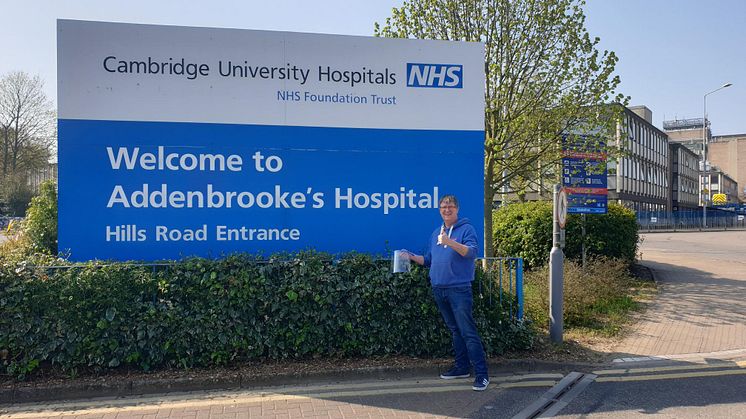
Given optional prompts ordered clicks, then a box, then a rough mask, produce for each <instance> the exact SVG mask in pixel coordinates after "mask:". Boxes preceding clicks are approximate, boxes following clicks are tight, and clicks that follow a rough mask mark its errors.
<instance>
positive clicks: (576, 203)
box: [562, 135, 608, 214]
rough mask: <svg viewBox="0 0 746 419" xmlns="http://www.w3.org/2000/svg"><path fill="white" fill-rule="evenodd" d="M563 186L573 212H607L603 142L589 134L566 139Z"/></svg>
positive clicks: (569, 209) (564, 145) (606, 182)
mask: <svg viewBox="0 0 746 419" xmlns="http://www.w3.org/2000/svg"><path fill="white" fill-rule="evenodd" d="M563 148H564V150H563V158H562V186H563V189H564V190H565V192H566V193H567V200H568V212H569V213H571V214H606V212H607V207H608V199H607V197H608V189H607V185H608V181H607V178H606V176H607V173H606V154H605V153H604V152H603V151H602V149H603V143H602V142H600V141H598V140H597V139H592V138H589V137H586V136H582V135H581V136H576V137H575V139H574V140H573V141H572V142H571V141H569V140H568V139H567V138H565V139H564V140H563Z"/></svg>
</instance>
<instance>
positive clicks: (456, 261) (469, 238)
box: [424, 218, 479, 288]
mask: <svg viewBox="0 0 746 419" xmlns="http://www.w3.org/2000/svg"><path fill="white" fill-rule="evenodd" d="M440 228H441V227H440V226H439V227H438V228H436V229H435V231H433V234H431V235H430V242H429V244H428V249H427V252H426V253H425V255H424V257H425V266H427V267H429V268H430V283H431V284H432V286H433V287H438V288H451V287H460V286H468V285H470V284H471V281H473V280H474V260H475V259H476V257H477V249H478V244H479V241H478V240H477V232H476V230H474V226H472V225H471V223H470V222H469V219H468V218H461V219H459V220H457V221H456V224H454V225H453V226H452V227H451V228H447V229H445V232H446V234H447V235H448V236H449V237H450V238H451V239H453V240H455V241H456V242H458V243H461V244H463V245H464V246H466V247H468V248H469V251H468V252H467V253H466V256H461V255H460V254H458V252H456V251H455V250H453V249H451V248H450V247H444V245H442V244H441V245H439V244H438V235H440Z"/></svg>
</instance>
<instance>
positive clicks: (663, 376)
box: [596, 369, 746, 383]
mask: <svg viewBox="0 0 746 419" xmlns="http://www.w3.org/2000/svg"><path fill="white" fill-rule="evenodd" d="M723 375H746V369H737V370H724V371H699V372H682V373H674V374H652V375H625V376H620V377H598V378H596V382H598V383H604V382H622V381H651V380H674V379H677V378H697V377H718V376H723Z"/></svg>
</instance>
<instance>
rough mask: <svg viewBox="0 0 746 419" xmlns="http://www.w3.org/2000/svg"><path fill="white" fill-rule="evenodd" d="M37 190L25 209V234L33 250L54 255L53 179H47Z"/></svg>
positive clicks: (55, 216) (54, 213) (55, 236)
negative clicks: (37, 193) (36, 193)
mask: <svg viewBox="0 0 746 419" xmlns="http://www.w3.org/2000/svg"><path fill="white" fill-rule="evenodd" d="M39 190H40V192H39V195H37V196H35V197H34V198H33V199H32V200H31V205H30V206H29V208H28V211H26V220H25V234H26V236H27V237H28V240H29V243H30V245H31V248H32V250H33V251H36V252H42V253H47V254H50V255H56V254H57V188H56V185H55V183H54V182H53V181H47V182H44V183H42V184H41V186H40V189H39Z"/></svg>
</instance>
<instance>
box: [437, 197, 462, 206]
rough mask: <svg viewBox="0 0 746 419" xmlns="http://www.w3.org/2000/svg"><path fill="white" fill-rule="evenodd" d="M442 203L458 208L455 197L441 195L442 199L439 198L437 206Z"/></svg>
mask: <svg viewBox="0 0 746 419" xmlns="http://www.w3.org/2000/svg"><path fill="white" fill-rule="evenodd" d="M444 202H450V203H452V204H453V205H455V206H456V208H458V207H459V206H458V199H456V195H443V197H442V198H440V201H438V206H441V205H442V204H443V203H444Z"/></svg>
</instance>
